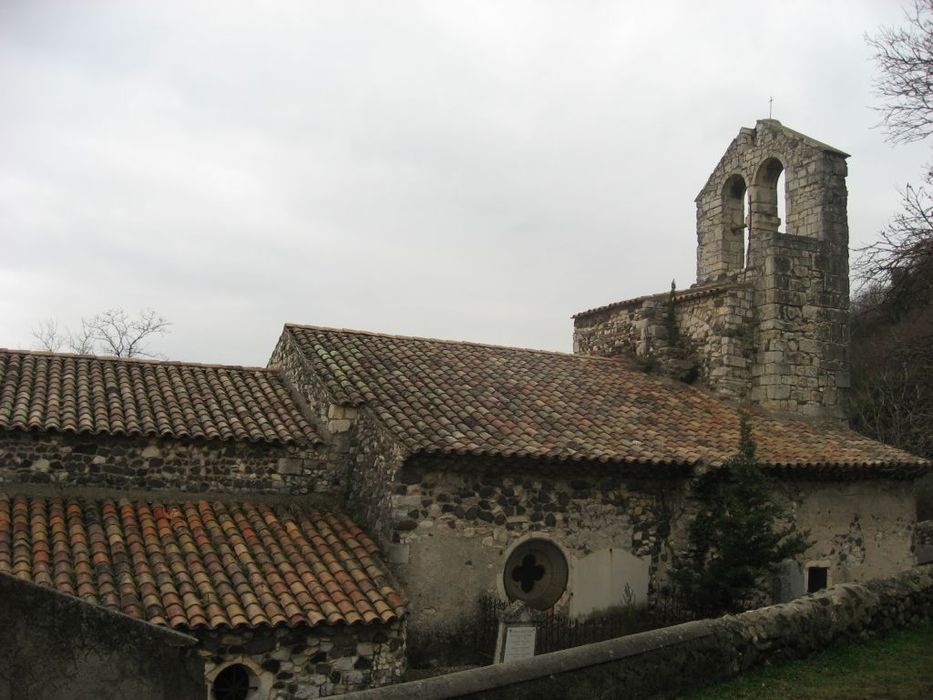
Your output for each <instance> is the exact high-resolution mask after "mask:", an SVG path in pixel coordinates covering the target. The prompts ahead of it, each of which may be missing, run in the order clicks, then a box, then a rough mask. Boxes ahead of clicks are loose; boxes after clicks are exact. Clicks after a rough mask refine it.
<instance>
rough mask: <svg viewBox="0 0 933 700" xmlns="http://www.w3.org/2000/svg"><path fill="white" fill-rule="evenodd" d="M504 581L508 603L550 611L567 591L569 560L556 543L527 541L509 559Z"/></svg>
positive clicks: (503, 575) (506, 563)
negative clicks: (515, 601)
mask: <svg viewBox="0 0 933 700" xmlns="http://www.w3.org/2000/svg"><path fill="white" fill-rule="evenodd" d="M502 582H503V584H504V586H505V592H506V595H507V596H508V598H509V600H513V601H514V600H520V601H522V602H524V603H525V605H527V606H528V607H530V608H536V609H538V610H547V609H548V608H552V607H554V604H555V603H557V601H558V600H560V597H561V596H562V595H563V594H564V591H565V590H566V589H567V560H566V558H564V555H563V553H562V552H561V551H560V548H558V547H557V545H555V544H554V543H553V542H550V541H548V540H545V539H537V538H536V539H530V540H525V541H524V542H522V543H521V544H519V545H518V546H517V547H516V548H515V549H514V550H512V553H511V554H510V555H509V558H508V559H507V560H506V562H505V567H504V571H503V572H502Z"/></svg>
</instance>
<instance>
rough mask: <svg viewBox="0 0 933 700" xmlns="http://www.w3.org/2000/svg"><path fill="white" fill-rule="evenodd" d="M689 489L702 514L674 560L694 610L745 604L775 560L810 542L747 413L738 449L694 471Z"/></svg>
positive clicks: (679, 581) (732, 608) (714, 611)
mask: <svg viewBox="0 0 933 700" xmlns="http://www.w3.org/2000/svg"><path fill="white" fill-rule="evenodd" d="M692 489H693V494H694V496H695V497H696V499H697V501H698V503H699V512H698V513H697V516H696V518H695V519H694V520H693V522H692V523H691V524H690V532H689V539H688V544H687V548H686V551H684V552H683V553H682V554H681V556H679V557H677V558H676V559H675V563H674V570H673V578H674V582H675V585H676V586H677V590H678V593H679V594H680V595H681V596H682V597H683V600H684V602H685V603H686V604H687V605H688V606H689V607H690V608H691V609H692V611H693V612H694V613H700V614H704V615H715V614H720V613H725V612H737V611H739V610H742V609H743V608H744V607H746V606H747V604H748V603H749V602H750V601H751V600H752V598H753V596H754V594H755V593H756V592H757V591H760V590H761V587H762V585H763V584H764V583H765V581H766V579H767V577H768V575H769V574H772V573H774V571H775V570H776V568H777V565H778V564H780V563H781V562H782V561H784V560H786V559H789V558H793V557H795V556H797V555H799V554H802V553H803V552H804V551H805V550H806V549H807V547H809V546H810V544H811V543H810V542H809V541H808V540H807V534H808V533H805V532H797V531H796V528H795V527H794V525H793V523H792V522H791V521H790V519H789V518H788V517H787V516H788V514H787V512H786V509H785V508H784V507H783V506H781V505H780V504H779V503H778V502H777V501H776V500H775V499H774V496H773V492H774V490H773V484H772V482H771V480H770V479H769V478H768V477H767V476H766V475H765V474H764V473H763V472H762V471H761V468H760V467H759V465H758V462H757V459H756V457H755V443H754V441H753V440H752V435H751V428H750V427H749V424H748V420H747V418H746V417H745V416H742V423H741V438H740V441H739V450H738V452H737V453H736V454H735V456H733V457H732V458H731V459H730V460H729V461H728V462H726V464H724V465H723V466H722V468H720V469H713V470H710V471H709V472H707V473H706V474H703V475H701V476H699V477H697V478H696V479H695V480H694V481H693V484H692Z"/></svg>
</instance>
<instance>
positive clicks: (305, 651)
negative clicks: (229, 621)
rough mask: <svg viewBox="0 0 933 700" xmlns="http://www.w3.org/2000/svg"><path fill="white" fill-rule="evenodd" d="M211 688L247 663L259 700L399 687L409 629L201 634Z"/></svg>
mask: <svg viewBox="0 0 933 700" xmlns="http://www.w3.org/2000/svg"><path fill="white" fill-rule="evenodd" d="M195 634H196V635H197V637H198V639H199V640H200V642H201V643H200V645H199V652H200V655H201V656H202V658H203V659H204V670H205V677H206V678H207V681H208V686H210V684H211V683H212V682H213V680H214V679H215V678H216V677H217V674H219V673H220V672H221V671H223V669H224V668H226V667H227V666H229V665H231V664H235V663H236V664H243V665H245V666H246V667H247V668H248V669H249V670H250V672H251V673H252V674H253V676H254V677H255V680H254V682H255V683H256V684H257V685H258V693H257V700H267V699H268V700H299V699H304V698H318V697H327V696H331V695H339V694H341V693H346V692H348V691H353V690H361V689H364V688H378V687H381V686H384V685H387V684H390V683H396V682H398V681H399V679H400V678H401V676H402V674H403V673H404V671H405V626H404V623H401V622H395V623H391V624H388V625H384V624H374V625H369V626H363V625H354V626H347V625H339V626H335V627H328V626H326V625H322V626H319V627H314V628H305V627H303V628H295V629H288V628H278V629H269V628H259V629H255V630H245V631H226V632H222V631H200V632H196V633H195Z"/></svg>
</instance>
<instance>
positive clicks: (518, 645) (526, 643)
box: [502, 625, 537, 663]
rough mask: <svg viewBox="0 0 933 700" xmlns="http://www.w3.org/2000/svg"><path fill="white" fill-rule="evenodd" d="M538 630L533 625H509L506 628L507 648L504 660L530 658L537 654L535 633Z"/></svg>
mask: <svg viewBox="0 0 933 700" xmlns="http://www.w3.org/2000/svg"><path fill="white" fill-rule="evenodd" d="M536 633H537V630H536V629H535V628H534V627H532V626H531V625H509V626H508V627H506V629H505V650H504V651H503V652H502V662H503V663H508V662H509V661H515V660H516V659H530V658H531V657H532V656H534V655H535V635H536Z"/></svg>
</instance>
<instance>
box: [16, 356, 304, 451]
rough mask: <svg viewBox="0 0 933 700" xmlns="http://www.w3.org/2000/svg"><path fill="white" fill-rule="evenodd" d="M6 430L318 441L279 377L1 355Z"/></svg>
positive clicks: (239, 370)
mask: <svg viewBox="0 0 933 700" xmlns="http://www.w3.org/2000/svg"><path fill="white" fill-rule="evenodd" d="M0 429H6V430H37V431H45V430H50V431H56V432H66V433H91V434H104V435H154V436H162V437H175V438H205V439H221V440H249V441H252V442H272V443H290V442H301V441H313V442H316V441H318V439H319V438H318V437H317V435H316V434H315V432H314V430H313V428H312V427H311V425H310V424H309V423H308V421H307V420H306V419H305V417H304V415H303V413H302V411H301V409H300V407H299V406H298V405H297V403H296V402H295V400H294V399H293V398H292V395H291V393H290V392H289V388H288V386H287V385H286V384H285V381H284V379H283V378H282V375H281V374H280V373H278V372H276V371H273V370H268V369H261V368H247V367H226V366H219V365H199V364H190V363H180V362H160V361H153V360H137V359H121V358H105V357H92V356H83V355H63V354H55V353H44V352H26V351H11V350H0Z"/></svg>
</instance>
